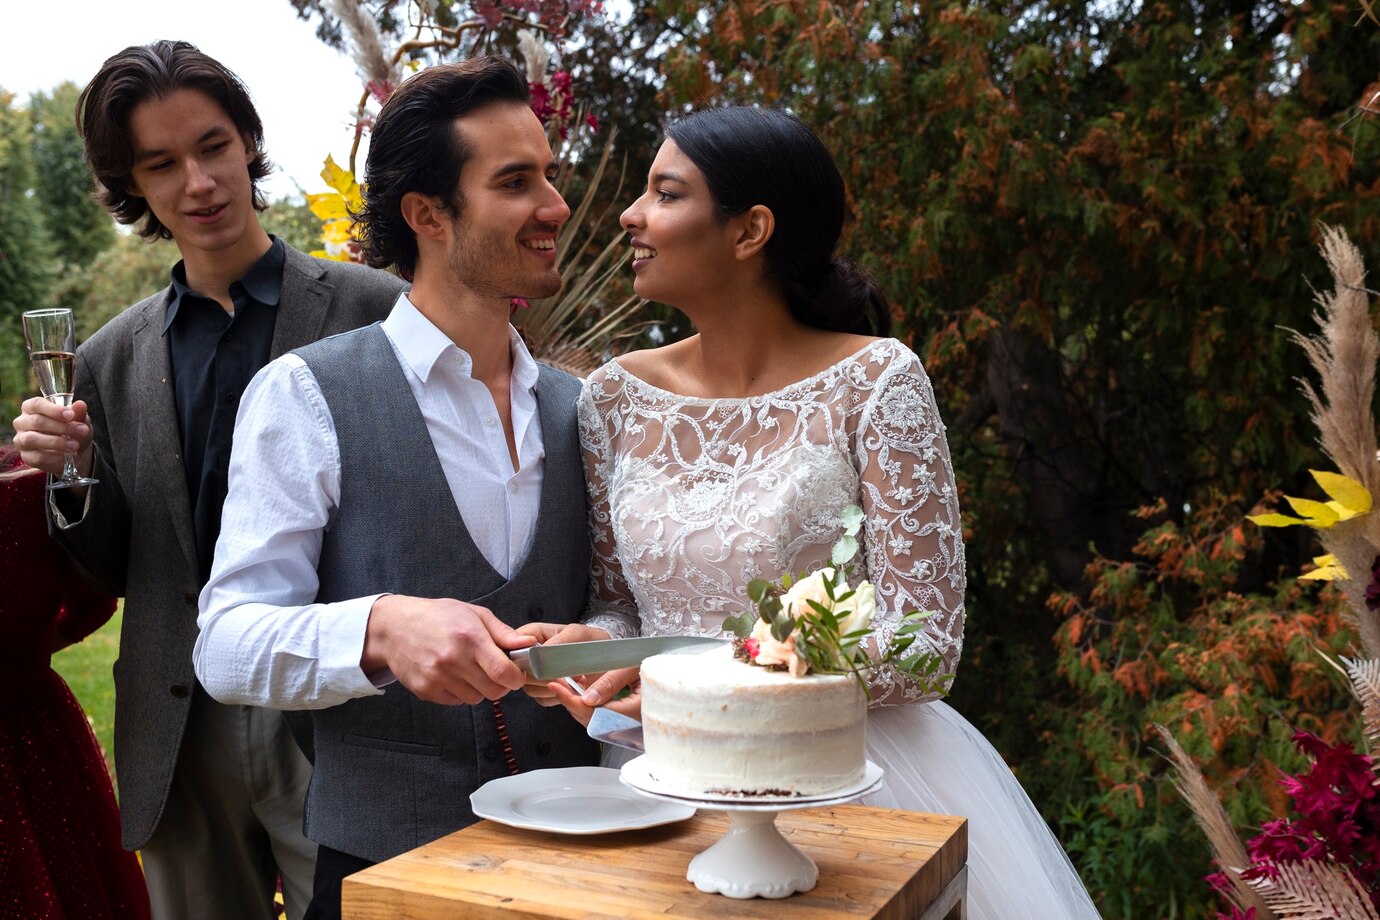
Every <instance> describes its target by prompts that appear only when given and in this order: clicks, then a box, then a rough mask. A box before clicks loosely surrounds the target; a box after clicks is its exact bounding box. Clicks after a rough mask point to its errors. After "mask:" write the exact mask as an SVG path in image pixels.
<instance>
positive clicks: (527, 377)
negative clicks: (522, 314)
mask: <svg viewBox="0 0 1380 920" xmlns="http://www.w3.org/2000/svg"><path fill="white" fill-rule="evenodd" d="M383 329H384V331H385V332H387V333H388V337H389V338H390V339H392V340H393V343H394V344H395V345H397V347H398V353H399V354H401V355H402V357H403V360H404V361H406V362H407V366H408V367H410V368H412V372H413V373H414V374H416V375H417V378H418V379H419V380H421V381H422V382H423V383H426V382H427V378H429V377H430V376H431V372H432V370H434V369H435V367H436V364H437V362H438V361H440V360H441V357H442V356H443V355H445V354H454V355H457V356H459V358H460V360H459V361H458V362H456V369H457V370H458V371H459V372H460V373H463V374H465V375H466V376H469V375H471V374H472V372H473V370H474V360H473V359H472V358H471V357H470V355H469V353H468V352H466V351H465V350H464V349H463V348H461V347H459V346H458V345H456V344H455V343H454V342H452V341H451V340H450V337H449V336H448V335H446V334H445V333H444V332H442V331H441V330H440V329H438V328H436V324H435V323H433V322H432V321H431V320H429V319H427V318H426V317H425V316H423V315H422V312H421V311H420V310H418V309H417V308H416V306H414V305H413V303H412V301H411V300H410V299H409V298H408V296H407V293H406V292H403V293H401V294H399V295H398V299H397V302H396V303H394V304H393V310H392V312H390V313H389V314H388V318H387V319H385V320H384V321H383ZM508 341H509V343H510V345H511V350H512V355H513V382H514V383H515V384H516V385H517V386H518V387H519V388H521V389H523V390H527V391H530V390H532V389H533V388H534V387H535V386H536V385H537V377H538V376H539V375H540V369H539V368H538V366H537V362H536V359H534V358H533V357H532V353H531V352H529V351H528V350H527V345H526V343H524V342H523V341H522V336H520V335H518V331H517V330H516V329H514V328H513V327H512V325H511V324H510V325H509V326H508Z"/></svg>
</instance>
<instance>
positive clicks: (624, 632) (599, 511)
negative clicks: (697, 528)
mask: <svg viewBox="0 0 1380 920" xmlns="http://www.w3.org/2000/svg"><path fill="white" fill-rule="evenodd" d="M605 380H606V377H605V375H604V372H603V371H596V372H595V373H594V374H592V375H591V376H590V378H589V379H588V380H586V381H585V385H584V387H583V388H582V389H581V390H580V399H579V403H578V413H579V423H580V453H581V455H582V457H583V459H584V464H585V489H586V491H587V493H588V495H589V541H590V545H591V548H592V552H591V554H590V584H589V604H588V607H587V608H586V610H585V615H584V616H583V617H582V618H581V622H583V623H584V624H585V625H587V626H594V627H597V628H599V629H602V630H604V631H605V632H607V633H608V634H609V636H611V637H612V638H614V639H626V638H630V637H632V636H637V635H640V634H641V632H642V621H641V619H640V618H639V617H638V615H637V603H636V601H634V599H633V595H632V591H631V590H630V589H629V587H628V583H627V580H626V579H625V578H624V577H623V565H622V563H621V562H619V560H618V553H617V549H616V548H615V546H614V543H613V522H612V515H611V514H610V510H609V484H610V483H611V482H612V480H613V474H614V469H613V467H614V463H615V462H616V461H615V458H614V456H613V450H612V449H611V446H610V442H609V428H608V426H609V425H616V424H617V423H618V415H617V414H616V412H615V411H614V410H615V406H614V404H615V403H616V402H617V400H616V399H610V398H609V396H608V394H606V393H605V391H604V383H605Z"/></svg>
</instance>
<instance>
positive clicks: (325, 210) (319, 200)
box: [307, 192, 348, 220]
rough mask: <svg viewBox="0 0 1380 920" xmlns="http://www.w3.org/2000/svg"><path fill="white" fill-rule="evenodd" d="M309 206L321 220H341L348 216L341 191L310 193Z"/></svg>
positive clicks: (308, 197)
mask: <svg viewBox="0 0 1380 920" xmlns="http://www.w3.org/2000/svg"><path fill="white" fill-rule="evenodd" d="M307 207H309V208H311V212H312V213H313V214H315V215H316V216H317V217H318V218H319V219H321V220H339V219H340V218H342V217H346V216H348V214H347V212H346V211H345V199H344V198H343V197H342V196H341V195H340V193H339V192H323V193H321V194H320V195H308V196H307Z"/></svg>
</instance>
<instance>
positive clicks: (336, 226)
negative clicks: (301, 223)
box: [321, 218, 354, 243]
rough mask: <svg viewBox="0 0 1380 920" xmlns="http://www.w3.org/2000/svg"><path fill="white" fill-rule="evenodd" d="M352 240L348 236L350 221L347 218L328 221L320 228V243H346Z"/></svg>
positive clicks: (351, 237)
mask: <svg viewBox="0 0 1380 920" xmlns="http://www.w3.org/2000/svg"><path fill="white" fill-rule="evenodd" d="M352 239H354V237H353V236H351V235H350V220H349V219H348V218H342V219H340V220H332V221H328V222H327V223H326V224H325V225H324V226H323V227H322V228H321V240H322V242H325V243H348V242H350V241H351V240H352Z"/></svg>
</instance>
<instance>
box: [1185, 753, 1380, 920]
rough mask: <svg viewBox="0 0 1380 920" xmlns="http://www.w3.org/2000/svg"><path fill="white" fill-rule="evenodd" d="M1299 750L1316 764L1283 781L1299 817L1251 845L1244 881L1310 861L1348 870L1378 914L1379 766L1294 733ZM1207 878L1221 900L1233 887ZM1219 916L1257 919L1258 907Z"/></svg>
mask: <svg viewBox="0 0 1380 920" xmlns="http://www.w3.org/2000/svg"><path fill="white" fill-rule="evenodd" d="M1294 744H1295V745H1297V746H1298V748H1299V750H1301V751H1303V752H1304V753H1305V754H1307V755H1309V756H1310V757H1312V758H1313V764H1312V766H1311V767H1310V768H1309V769H1308V770H1307V771H1306V772H1304V773H1300V774H1299V775H1298V776H1289V775H1285V776H1284V777H1283V778H1282V779H1281V780H1280V784H1281V785H1282V786H1284V789H1285V791H1287V792H1288V793H1289V797H1290V798H1291V799H1293V806H1294V807H1293V810H1294V811H1295V812H1297V814H1298V817H1297V818H1284V819H1281V820H1278V821H1268V822H1266V823H1265V824H1264V825H1263V826H1262V827H1261V831H1260V834H1259V835H1257V836H1256V837H1254V838H1253V839H1251V840H1248V841H1247V842H1246V851H1247V853H1248V854H1249V855H1250V859H1251V866H1250V868H1248V869H1246V870H1245V871H1244V872H1242V873H1241V877H1242V878H1243V879H1246V880H1247V881H1251V880H1256V879H1265V880H1269V881H1275V880H1277V879H1278V878H1279V877H1280V873H1281V870H1282V868H1283V867H1286V866H1288V865H1289V864H1291V863H1303V862H1305V861H1309V860H1311V861H1314V862H1317V863H1322V864H1324V865H1330V866H1333V867H1336V868H1339V869H1345V870H1348V871H1349V872H1350V873H1351V876H1352V878H1353V879H1354V880H1355V882H1356V883H1357V885H1358V886H1359V887H1360V889H1361V890H1362V892H1363V893H1364V894H1365V895H1366V896H1368V897H1369V899H1370V903H1371V905H1372V906H1373V907H1375V908H1376V909H1378V910H1380V785H1377V777H1376V773H1375V767H1376V764H1375V760H1374V759H1373V758H1371V757H1369V756H1367V755H1365V754H1359V753H1357V752H1356V751H1354V750H1352V748H1351V747H1350V746H1349V745H1347V744H1337V745H1329V744H1327V743H1326V742H1325V741H1323V740H1322V739H1321V738H1319V737H1317V736H1316V735H1313V734H1310V733H1308V732H1297V733H1296V734H1295V735H1294ZM1207 878H1208V882H1209V883H1210V884H1211V885H1212V886H1213V887H1214V888H1216V889H1217V890H1218V891H1220V892H1222V893H1223V894H1226V893H1227V891H1229V890H1230V888H1231V882H1230V881H1229V880H1228V879H1227V878H1226V876H1225V875H1223V873H1221V872H1216V873H1213V874H1212V875H1209V876H1208V877H1207ZM1218 917H1219V918H1220V920H1258V918H1257V917H1256V910H1255V908H1254V907H1248V908H1245V909H1242V908H1239V907H1232V908H1231V911H1230V912H1229V913H1225V914H1218Z"/></svg>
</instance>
